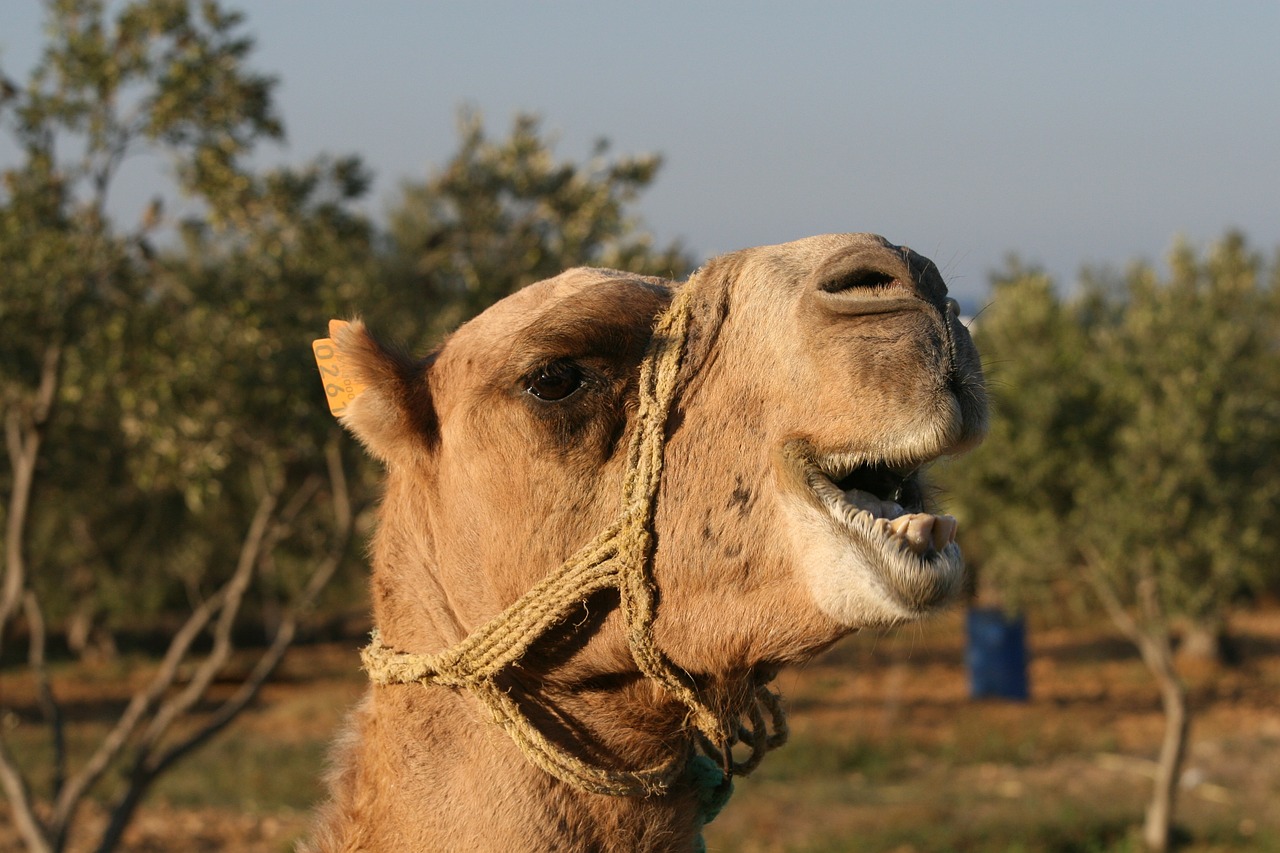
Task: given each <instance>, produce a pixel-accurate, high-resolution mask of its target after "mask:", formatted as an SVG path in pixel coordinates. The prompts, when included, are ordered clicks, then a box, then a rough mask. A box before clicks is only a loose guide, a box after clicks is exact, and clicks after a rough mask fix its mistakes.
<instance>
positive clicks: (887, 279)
mask: <svg viewBox="0 0 1280 853" xmlns="http://www.w3.org/2000/svg"><path fill="white" fill-rule="evenodd" d="M902 286H903V284H902V282H900V281H899V280H898V279H897V277H896V276H894V275H891V274H890V273H887V272H884V271H882V270H877V269H865V268H864V269H857V270H850V271H849V272H845V273H843V274H841V275H838V276H835V277H833V278H830V279H828V280H827V281H824V282H822V284H821V285H819V287H818V289H819V290H822V291H823V292H825V293H843V292H845V291H848V290H874V289H877V288H881V289H887V288H890V287H902Z"/></svg>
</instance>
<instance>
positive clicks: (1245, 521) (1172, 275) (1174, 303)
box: [947, 234, 1280, 850]
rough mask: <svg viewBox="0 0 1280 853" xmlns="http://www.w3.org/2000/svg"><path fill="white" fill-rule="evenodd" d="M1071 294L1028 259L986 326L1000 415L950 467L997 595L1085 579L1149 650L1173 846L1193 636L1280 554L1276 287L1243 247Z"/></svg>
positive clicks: (1163, 841) (1158, 807)
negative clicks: (978, 444) (1182, 662)
mask: <svg viewBox="0 0 1280 853" xmlns="http://www.w3.org/2000/svg"><path fill="white" fill-rule="evenodd" d="M1169 269H1170V272H1169V274H1168V276H1167V277H1164V276H1161V274H1160V273H1158V272H1157V271H1156V270H1155V269H1154V268H1153V267H1152V266H1151V265H1149V264H1134V265H1132V266H1131V267H1130V268H1129V269H1128V270H1127V271H1126V272H1125V273H1124V274H1123V275H1122V276H1099V275H1087V276H1085V280H1084V282H1083V286H1082V288H1081V290H1080V292H1079V293H1078V294H1077V295H1075V296H1074V297H1071V298H1064V297H1062V296H1061V295H1060V294H1059V292H1058V290H1057V289H1056V288H1055V287H1054V286H1053V283H1052V282H1051V281H1049V280H1048V279H1047V277H1045V276H1044V275H1043V274H1040V273H1037V272H1035V271H1029V270H1026V269H1024V268H1020V267H1018V266H1016V265H1014V266H1012V267H1011V269H1010V271H1009V273H1008V274H1007V275H1004V276H1002V277H999V278H998V279H997V281H996V285H995V288H994V290H993V299H992V304H991V307H990V308H989V309H988V310H987V311H986V312H985V313H983V314H982V315H981V317H980V319H979V321H978V323H977V325H976V330H975V331H976V337H977V339H978V343H979V346H980V348H981V349H982V351H983V353H984V355H985V357H986V358H987V359H988V370H989V374H990V376H991V380H992V381H991V389H992V394H993V403H994V405H993V409H994V411H995V413H996V419H995V422H994V425H993V430H992V434H991V437H990V439H989V441H988V442H987V443H986V445H985V446H984V447H983V448H981V449H979V450H978V451H976V452H975V453H974V454H973V455H972V457H970V458H967V459H966V460H965V464H964V465H958V466H956V467H955V468H954V469H952V470H950V471H948V472H947V485H948V487H949V489H950V491H951V492H952V493H953V498H952V500H953V501H954V503H955V505H956V509H957V511H958V512H960V513H961V514H962V515H964V516H967V517H970V518H972V523H971V524H969V525H968V530H969V532H970V536H971V538H972V541H973V544H974V547H973V552H974V553H975V555H977V556H978V557H979V560H980V565H981V571H982V572H983V580H984V582H987V583H991V584H994V585H995V586H997V587H999V588H1001V589H1002V590H1004V591H1006V592H1007V593H1008V594H1009V595H1011V596H1012V597H1014V598H1015V599H1016V598H1021V599H1022V600H1024V601H1026V600H1033V597H1034V596H1035V594H1036V593H1035V592H1034V591H1035V590H1037V589H1039V590H1045V589H1051V588H1058V587H1060V586H1061V585H1062V584H1063V582H1064V581H1065V580H1067V579H1076V580H1078V581H1081V582H1083V584H1084V585H1085V586H1087V588H1088V589H1089V590H1090V591H1091V592H1092V594H1093V595H1094V596H1095V597H1096V600H1097V601H1098V602H1100V603H1101V605H1102V607H1103V608H1104V609H1105V611H1106V613H1107V614H1108V615H1109V616H1110V617H1111V619H1112V621H1113V622H1114V623H1115V625H1116V626H1117V627H1118V628H1119V629H1120V630H1121V631H1122V632H1123V633H1124V635H1125V636H1126V637H1127V638H1128V639H1129V640H1131V641H1132V642H1133V644H1134V645H1135V646H1136V648H1137V650H1138V652H1139V653H1140V655H1141V657H1142V660H1143V662H1144V663H1145V664H1146V665H1147V667H1148V669H1149V670H1150V671H1151V673H1152V675H1153V677H1154V678H1155V680H1156V683H1157V685H1158V687H1159V690H1160V695H1161V700H1162V704H1163V708H1164V712H1165V720H1166V730H1165V737H1164V741H1163V744H1162V746H1161V748H1160V755H1159V762H1158V771H1157V775H1156V780H1155V789H1154V792H1153V795H1152V800H1151V803H1150V807H1149V808H1148V811H1147V817H1146V822H1145V824H1144V829H1143V838H1144V841H1145V843H1146V844H1147V845H1148V847H1150V848H1151V849H1153V850H1165V849H1167V848H1168V846H1169V837H1170V827H1171V825H1172V822H1173V816H1174V801H1175V796H1176V792H1177V782H1178V778H1179V776H1180V773H1181V767H1182V762H1183V758H1184V756H1185V754H1186V748H1187V742H1188V734H1189V727H1190V720H1191V711H1190V708H1189V707H1188V703H1187V691H1186V689H1185V687H1184V684H1183V681H1182V679H1181V677H1180V676H1179V673H1178V669H1177V666H1176V661H1175V656H1174V652H1175V643H1176V642H1177V640H1178V639H1179V638H1182V637H1187V636H1193V635H1195V634H1197V633H1204V629H1205V627H1206V626H1208V627H1209V629H1210V633H1212V629H1214V628H1216V626H1220V625H1222V624H1223V623H1224V621H1225V618H1226V615H1227V613H1228V611H1229V609H1230V608H1231V607H1232V606H1233V604H1234V603H1236V602H1237V601H1238V600H1239V598H1240V597H1241V595H1242V594H1244V593H1246V592H1248V591H1249V590H1251V589H1258V588H1259V587H1260V586H1261V585H1262V584H1263V583H1264V582H1265V581H1266V572H1267V571H1268V570H1269V568H1268V567H1271V566H1274V564H1275V563H1276V560H1277V557H1278V556H1280V533H1278V531H1280V509H1278V508H1280V396H1277V394H1276V390H1277V381H1276V376H1275V369H1274V366H1275V364H1276V359H1277V355H1280V352H1278V350H1280V325H1278V322H1277V321H1278V315H1277V311H1276V308H1277V294H1276V281H1277V279H1276V276H1275V273H1274V271H1273V272H1272V274H1271V278H1270V281H1268V280H1267V277H1266V269H1265V264H1264V262H1263V260H1262V259H1261V258H1260V257H1259V256H1258V255H1257V254H1255V253H1253V252H1252V251H1250V250H1249V249H1248V247H1247V245H1246V243H1245V241H1244V239H1243V238H1242V237H1241V236H1240V235H1237V234H1229V235H1227V236H1226V237H1225V238H1224V239H1222V240H1221V241H1219V242H1218V243H1216V244H1215V245H1214V246H1212V247H1211V248H1210V249H1209V251H1208V252H1207V253H1206V254H1205V255H1204V256H1203V257H1202V256H1200V255H1199V254H1197V253H1196V252H1195V251H1194V250H1193V249H1192V248H1190V247H1189V246H1188V245H1186V244H1184V243H1179V244H1178V245H1177V246H1176V247H1175V248H1174V250H1173V252H1172V253H1171V255H1170V258H1169Z"/></svg>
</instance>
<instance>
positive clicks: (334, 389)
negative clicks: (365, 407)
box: [311, 320, 364, 417]
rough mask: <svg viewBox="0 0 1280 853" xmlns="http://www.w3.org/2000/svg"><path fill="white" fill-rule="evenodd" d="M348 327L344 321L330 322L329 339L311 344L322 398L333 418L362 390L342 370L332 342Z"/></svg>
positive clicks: (321, 339)
mask: <svg viewBox="0 0 1280 853" xmlns="http://www.w3.org/2000/svg"><path fill="white" fill-rule="evenodd" d="M348 325H349V324H348V323H347V321H345V320H330V321H329V337H327V338H320V339H319V340H315V341H312V342H311V351H312V352H313V353H315V356H316V367H318V368H319V369H320V381H321V382H323V383H324V397H325V399H326V400H328V401H329V411H330V412H332V413H333V415H334V417H337V416H338V415H341V414H342V413H343V412H345V411H346V410H347V405H348V404H349V403H350V402H351V401H352V400H354V399H355V398H356V397H357V396H358V395H359V394H360V392H361V391H363V390H364V384H363V383H360V382H357V381H355V380H354V379H352V378H351V376H350V375H349V374H348V373H347V372H346V371H345V370H344V369H343V364H342V358H341V357H340V355H339V353H338V348H337V347H336V346H334V343H333V340H332V339H333V338H334V337H336V336H337V334H338V332H339V331H340V330H342V329H344V328H346V327H347V326H348Z"/></svg>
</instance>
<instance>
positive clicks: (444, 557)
mask: <svg viewBox="0 0 1280 853" xmlns="http://www.w3.org/2000/svg"><path fill="white" fill-rule="evenodd" d="M681 289H690V291H689V293H688V299H689V310H690V314H689V329H688V333H687V339H686V340H685V341H684V357H683V361H682V362H681V365H680V368H679V373H678V375H677V378H676V384H675V391H674V398H673V399H672V402H671V410H670V414H669V416H668V417H667V418H666V423H665V433H664V446H663V447H662V455H663V458H664V460H665V467H664V469H663V471H662V475H661V481H660V485H659V488H658V493H657V501H656V506H655V507H654V508H653V515H652V520H651V525H652V532H653V538H654V547H653V551H652V554H651V560H650V565H649V566H648V572H649V573H650V576H651V580H652V584H653V587H654V589H655V590H656V611H655V612H656V617H655V619H654V622H653V626H652V630H653V636H654V639H655V641H656V644H657V646H658V647H659V648H660V649H661V650H662V652H663V654H665V655H666V656H667V657H668V658H669V659H670V661H671V662H672V663H673V664H674V666H675V667H676V668H677V669H678V670H680V671H682V672H683V673H686V674H687V675H688V676H690V678H691V679H692V681H693V682H695V683H696V684H698V685H699V686H700V687H702V688H705V689H706V690H708V691H711V692H716V691H719V694H720V695H721V696H722V699H721V700H720V701H721V704H724V705H726V706H728V705H732V703H733V700H732V698H723V697H732V696H733V695H735V690H737V688H735V686H734V685H735V684H736V683H738V681H739V680H741V679H751V678H754V679H756V680H757V681H759V680H760V675H761V673H764V675H765V677H771V674H772V673H775V672H776V671H777V668H778V667H779V666H781V665H782V664H785V663H788V662H794V661H799V660H803V659H806V658H807V657H809V656H811V655H813V654H814V653H816V652H817V651H819V650H821V649H822V648H824V647H826V646H828V645H829V644H831V643H832V642H834V641H835V640H836V639H838V638H839V637H841V636H843V635H845V634H847V633H849V632H850V631H853V630H856V629H858V628H862V627H866V626H877V625H890V624H896V623H900V622H902V621H905V620H909V619H913V618H916V617H918V616H921V615H922V614H925V613H927V612H929V611H930V610H932V609H934V608H936V607H938V606H939V605H941V604H942V603H944V602H945V601H946V600H947V599H948V597H949V596H950V595H951V594H952V592H953V591H954V590H955V589H956V588H957V586H958V584H959V581H960V579H961V576H962V572H963V568H962V558H961V554H960V551H959V548H958V547H957V545H956V544H955V521H954V519H950V518H949V517H946V516H936V515H933V514H931V513H930V512H929V510H928V507H927V506H926V490H925V488H924V487H923V485H922V480H921V475H922V469H923V468H924V467H925V466H927V465H928V464H929V463H930V462H932V461H933V460H935V459H937V458H939V457H941V456H945V455H949V454H956V453H960V452H962V451H964V450H967V449H968V448H970V447H972V446H974V445H975V444H976V443H977V442H978V441H979V440H980V439H981V437H982V435H983V432H984V430H985V425H986V405H985V393H984V390H983V380H982V373H981V368H980V366H979V361H978V356H977V353H976V351H975V350H974V347H973V343H972V341H971V339H970V337H969V334H968V332H967V330H966V329H965V328H964V326H963V325H962V324H961V323H960V321H959V317H958V310H957V307H956V304H955V302H954V301H952V300H950V299H949V298H948V297H947V290H946V287H945V285H944V283H943V281H942V278H941V276H940V275H939V273H938V271H937V269H936V268H935V267H934V265H933V264H932V263H930V262H929V261H928V260H926V259H925V258H922V257H921V256H919V255H917V254H915V253H914V252H911V251H910V250H908V249H906V248H904V247H899V246H895V245H893V244H891V243H888V242H887V241H885V240H884V239H882V238H880V237H876V236H871V235H866V234H842V235H828V236H821V237H813V238H810V239H806V240H801V241H798V242H794V243H787V244H783V245H778V246H765V247H760V248H755V249H749V250H745V251H742V252H736V253H733V254H729V255H725V256H722V257H719V258H716V259H715V260H713V261H711V262H710V263H708V264H707V265H706V266H705V267H703V268H702V269H701V270H699V271H698V272H697V273H695V274H694V275H693V276H692V277H691V278H690V280H689V281H688V282H686V283H683V284H675V283H671V282H666V281H663V280H658V279H651V278H641V277H637V276H632V275H628V274H624V273H619V272H614V271H606V270H597V269H575V270H570V271H568V272H566V273H564V274H562V275H560V276H557V277H555V278H553V279H549V280H546V281H542V282H539V283H537V284H534V285H532V286H530V287H528V288H525V289H524V290H522V291H520V292H518V293H516V294H514V295H512V296H510V297H508V298H507V299H504V300H503V301H501V302H499V303H498V304H496V305H494V306H493V307H491V308H490V309H489V310H487V311H486V312H484V313H483V314H481V315H480V316H478V317H477V318H475V319H474V320H472V321H471V322H469V323H467V324H465V325H464V326H462V327H461V328H460V329H458V330H457V331H456V332H455V333H454V334H453V335H452V336H450V337H449V338H448V339H447V340H446V341H445V342H444V344H443V345H442V346H440V347H439V348H438V349H437V350H436V351H435V352H433V353H432V354H430V355H429V356H427V357H426V358H423V359H413V358H409V357H406V356H404V355H402V354H399V353H396V352H395V351H393V350H391V349H388V348H387V347H384V346H383V345H381V344H380V343H378V342H377V341H376V340H375V339H374V338H373V337H371V336H370V335H369V333H368V332H367V331H366V330H365V329H364V328H363V326H361V325H360V324H359V323H355V324H352V325H351V326H350V327H349V328H348V329H346V330H345V331H344V332H343V333H342V334H340V335H339V336H338V337H337V340H336V343H337V344H338V346H339V348H340V350H341V351H342V353H343V355H344V358H345V359H346V361H347V362H348V364H349V365H350V366H351V370H352V372H353V373H355V374H356V375H357V377H358V378H359V379H360V380H361V381H362V382H363V383H364V384H365V385H366V386H367V388H366V390H364V391H363V392H362V393H361V394H360V396H358V397H357V398H356V399H355V400H354V402H352V403H351V405H350V406H349V407H348V408H347V411H346V413H345V414H344V415H343V420H344V423H345V424H346V425H347V427H348V428H349V429H350V430H351V431H353V432H354V433H355V434H356V435H357V436H358V437H359V438H360V439H361V440H362V441H363V442H364V443H365V445H366V446H367V447H368V448H369V450H370V451H371V452H372V453H373V454H374V455H376V456H377V457H378V458H379V459H381V460H382V461H383V462H384V464H385V466H386V470H387V474H386V492H385V497H384V501H383V506H382V514H381V519H380V523H379V530H378V533H377V535H376V537H375V540H374V546H373V562H374V574H373V581H372V584H373V599H374V608H375V619H376V622H377V624H378V625H379V627H380V630H381V632H382V635H383V639H384V640H385V642H386V643H387V644H388V645H389V646H391V647H394V648H397V649H403V650H408V651H417V652H424V653H429V652H435V651H439V650H441V649H444V648H447V647H449V646H452V645H453V644H455V643H458V642H459V641H461V640H462V639H463V638H465V637H467V636H468V635H469V634H470V633H471V632H472V631H474V630H475V629H476V628H477V627H478V626H481V625H483V624H484V623H486V622H487V621H488V620H490V619H492V618H493V617H494V616H495V614H498V613H500V612H501V611H503V609H504V608H507V607H508V606H509V605H511V604H512V602H514V601H516V600H517V599H518V598H519V597H520V596H521V595H522V594H523V593H525V592H526V591H527V590H529V589H530V588H531V587H533V586H534V585H535V584H537V583H538V582H539V581H540V580H541V579H543V578H545V577H547V576H548V574H549V573H552V572H553V571H555V570H556V568H557V567H558V566H560V565H561V564H562V563H563V562H564V561H565V560H566V558H568V557H570V556H571V555H573V554H575V553H576V552H578V551H579V549H581V548H582V547H583V546H584V545H586V544H587V543H588V542H590V541H592V540H593V538H594V537H596V536H597V534H598V533H599V532H600V531H602V530H604V529H605V528H606V527H607V526H608V525H610V524H611V523H613V522H614V520H615V519H616V518H617V516H618V513H619V509H620V507H619V504H620V495H621V494H622V489H623V481H624V478H625V477H626V475H627V470H626V469H627V456H628V447H629V445H630V438H631V435H632V432H633V430H634V428H635V423H636V410H637V393H638V392H637V385H638V381H639V379H638V377H639V373H640V370H641V365H642V362H643V361H644V359H645V356H646V350H647V348H648V347H649V345H650V340H651V338H652V337H653V329H654V326H655V322H656V321H657V320H658V318H659V317H660V316H661V315H662V314H663V312H664V311H665V310H666V309H667V307H668V304H669V303H670V302H671V301H672V295H673V293H675V292H678V291H680V290H681ZM611 596H612V597H611ZM616 603H617V593H616V591H613V590H605V591H604V592H602V593H601V594H600V595H598V596H595V597H593V598H592V599H591V600H587V601H583V602H581V603H580V606H579V607H578V609H577V610H576V611H575V612H574V613H573V614H572V615H571V616H570V617H569V618H567V619H565V620H563V624H562V625H561V626H560V627H559V628H558V629H557V632H556V633H557V636H556V637H549V638H547V640H546V642H545V643H543V644H542V645H544V646H546V648H543V649H541V650H540V651H539V653H538V654H540V655H541V657H540V658H538V659H537V660H535V661H533V662H531V663H528V664H527V665H526V667H525V668H526V669H527V670H530V671H531V672H532V671H535V670H538V669H539V668H540V667H541V668H542V669H543V670H544V671H541V672H537V673H536V674H534V675H529V676H528V677H529V678H530V679H533V680H534V681H537V682H538V683H540V684H556V683H559V684H566V685H567V684H570V683H572V684H578V685H587V684H590V685H595V686H599V685H600V684H602V683H605V681H606V680H607V679H609V678H614V677H619V678H623V677H626V676H627V675H628V674H630V673H634V671H635V668H636V664H635V662H634V661H633V659H632V654H631V651H630V649H629V647H628V643H627V641H626V638H625V636H624V634H625V626H624V625H623V624H622V621H621V619H619V618H618V617H617V614H616V606H615V605H616ZM568 637H573V638H575V639H573V640H572V641H570V640H568V639H566V638H568Z"/></svg>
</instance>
